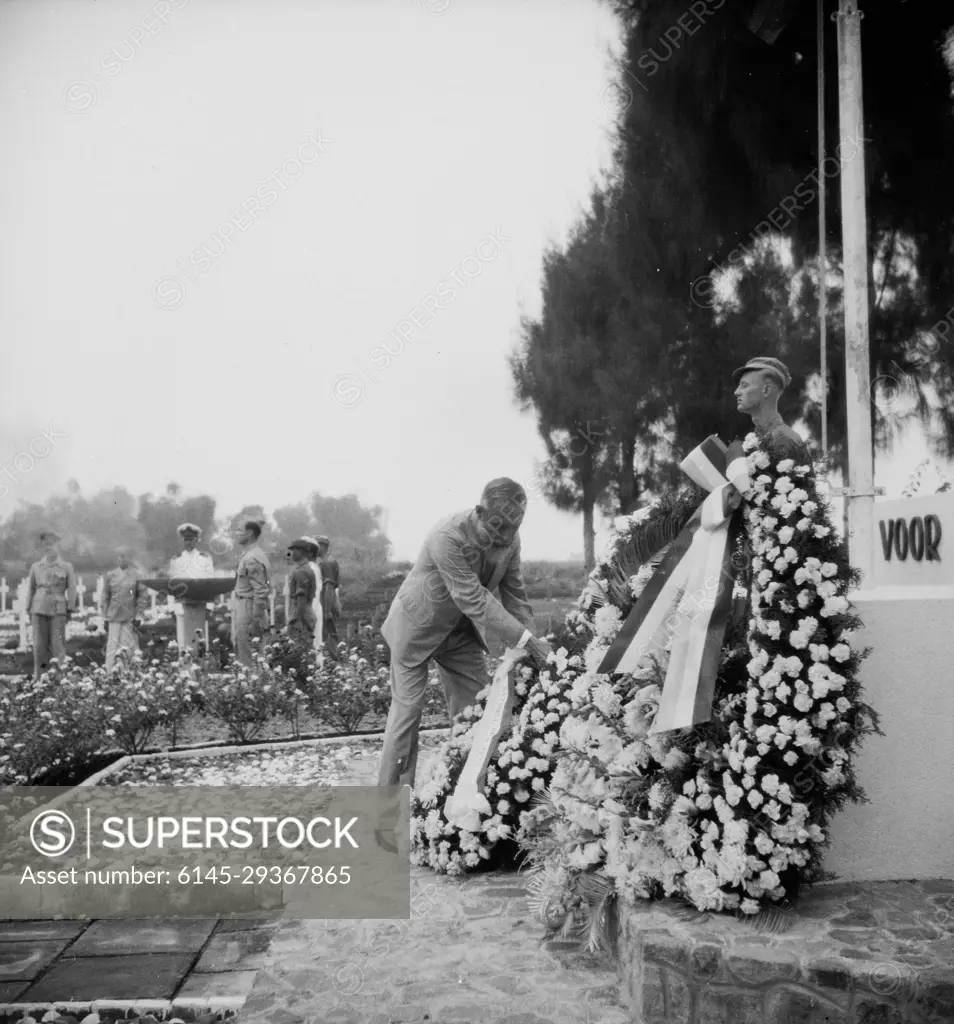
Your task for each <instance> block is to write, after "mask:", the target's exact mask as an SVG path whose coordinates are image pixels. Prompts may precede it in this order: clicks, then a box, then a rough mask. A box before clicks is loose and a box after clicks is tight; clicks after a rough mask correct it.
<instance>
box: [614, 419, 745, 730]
mask: <svg viewBox="0 0 954 1024" xmlns="http://www.w3.org/2000/svg"><path fill="white" fill-rule="evenodd" d="M680 468H681V469H682V471H683V472H684V473H685V474H686V475H687V476H688V477H689V478H690V479H691V480H693V481H694V482H695V483H697V484H698V485H699V486H700V487H702V488H704V489H705V490H707V491H709V492H710V493H709V496H708V497H707V498H706V500H705V501H704V502H703V503H702V505H701V506H700V507H699V508H698V509H697V510H696V512H695V513H694V514H693V516H692V518H691V519H690V520H689V522H688V523H687V524H686V526H685V528H684V529H683V530H682V532H681V533H680V534H679V536H678V537H677V538H676V539H675V541H673V543H672V545H671V546H670V547H669V550H668V551H667V552H666V556H665V558H663V560H662V562H661V563H660V565H659V568H658V569H657V570H656V572H655V573H654V574H653V577H652V579H651V580H650V581H649V583H648V584H647V585H646V587H645V588H644V590H643V592H642V593H641V594H640V596H639V598H638V599H637V601H636V604H635V605H634V606H633V608H632V610H631V611H630V613H629V616H628V617H627V619H626V622H625V623H624V624H623V628H622V630H621V631H620V633H619V635H618V636H617V638H616V640H615V641H614V642H613V644H612V646H611V647H610V649H609V650H608V651H607V652H606V656H605V657H604V659H603V661H602V663H601V664H600V667H599V669H598V671H599V673H601V674H611V673H615V674H622V673H625V672H633V671H635V670H636V669H637V668H638V667H639V666H640V664H641V663H643V662H644V661H645V659H646V658H647V657H650V656H652V655H654V654H659V653H662V652H663V651H665V650H670V652H671V653H670V656H669V665H668V667H667V670H666V679H665V683H664V685H663V692H662V697H661V698H660V702H659V709H658V711H657V712H656V717H655V720H654V722H653V726H652V729H651V730H650V731H651V732H652V733H660V732H668V731H670V730H672V729H684V728H686V727H689V726H693V725H697V724H698V723H699V722H707V721H709V718H710V717H711V715H712V700H713V696H714V694H715V684H716V678H717V676H718V672H719V663H720V660H721V653H722V641H723V639H724V637H725V629H726V626H727V624H728V621H729V615H730V613H731V609H732V590H733V587H734V585H735V579H736V569H735V567H734V566H733V564H732V545H731V543H730V538H731V536H732V531H731V529H730V528H731V526H732V519H733V516H734V513H733V512H730V513H729V514H728V515H726V514H725V512H724V496H725V492H726V490H727V488H728V487H729V486H730V484H734V485H735V486H736V487H737V488H738V489H739V490H740V491H742V492H743V493H744V492H745V491H746V490H747V489H748V486H749V474H748V466H747V463H746V460H745V455H744V453H743V451H742V446H741V444H740V443H738V442H734V443H733V444H732V445H731V446H730V447H729V448H728V449H727V448H726V447H725V445H724V444H723V443H722V442H721V441H720V440H719V438H718V437H716V436H715V435H714V434H713V435H712V436H710V437H708V438H706V440H705V441H703V442H702V444H701V445H699V447H698V448H696V449H695V450H694V451H692V452H691V453H690V454H689V455H688V456H687V457H686V458H685V459H684V460H683V462H682V463H681V465H680Z"/></svg>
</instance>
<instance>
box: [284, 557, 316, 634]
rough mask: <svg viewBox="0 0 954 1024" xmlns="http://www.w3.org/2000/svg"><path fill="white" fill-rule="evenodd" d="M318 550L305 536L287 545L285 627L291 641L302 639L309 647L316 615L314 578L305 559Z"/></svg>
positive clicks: (312, 571) (313, 632)
mask: <svg viewBox="0 0 954 1024" xmlns="http://www.w3.org/2000/svg"><path fill="white" fill-rule="evenodd" d="M317 554H318V547H317V545H315V544H313V543H312V542H311V541H310V540H308V539H307V538H305V537H299V538H298V540H295V541H292V543H291V544H289V546H288V557H289V558H290V559H291V560H292V568H291V572H290V574H289V577H288V596H289V601H290V611H289V616H288V624H287V626H286V627H285V628H286V631H287V633H288V635H289V636H290V637H291V638H292V639H294V640H305V641H308V643H309V644H313V643H314V640H315V627H316V626H317V625H318V616H317V615H316V614H315V597H316V595H317V593H318V579H317V576H316V575H315V572H314V570H313V569H312V567H311V565H310V563H309V561H308V559H309V557H317Z"/></svg>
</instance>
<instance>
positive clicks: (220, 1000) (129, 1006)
mask: <svg viewBox="0 0 954 1024" xmlns="http://www.w3.org/2000/svg"><path fill="white" fill-rule="evenodd" d="M246 998H247V997H246V996H210V997H209V998H208V999H202V998H200V997H199V996H195V997H191V996H175V997H174V998H173V999H94V1000H92V1001H91V1002H70V1001H69V1000H63V1001H62V1002H55V1003H0V1019H2V1018H4V1017H8V1018H10V1019H17V1020H19V1019H20V1018H22V1017H23V1016H24V1015H25V1014H26V1013H27V1012H30V1014H31V1016H32V1015H33V1013H37V1014H46V1013H48V1012H49V1011H51V1010H53V1011H56V1012H57V1013H60V1014H67V1013H68V1014H72V1015H73V1016H77V1017H79V1018H80V1020H82V1019H83V1017H84V1016H85V1015H86V1014H89V1013H99V1014H100V1015H101V1016H102V1017H103V1021H104V1024H111V1022H112V1021H117V1022H118V1021H122V1020H126V1019H127V1018H128V1017H129V1015H130V1013H136V1014H137V1015H142V1014H154V1015H158V1016H159V1019H160V1020H163V1019H165V1018H167V1017H171V1016H173V1015H175V1016H177V1017H182V1018H183V1019H184V1020H186V1021H189V1020H194V1019H195V1018H196V1017H197V1016H198V1015H199V1014H201V1013H203V1012H208V1011H210V1010H216V1011H219V1012H221V1013H224V1014H229V1015H230V1016H234V1015H235V1014H237V1013H238V1012H239V1010H241V1009H242V1007H243V1006H244V1004H245V1002H246ZM31 1011H32V1012H31ZM227 1019H228V1018H227Z"/></svg>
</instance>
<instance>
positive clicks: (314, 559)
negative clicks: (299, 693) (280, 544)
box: [302, 537, 324, 653]
mask: <svg viewBox="0 0 954 1024" xmlns="http://www.w3.org/2000/svg"><path fill="white" fill-rule="evenodd" d="M302 540H303V541H306V542H307V544H308V560H307V562H306V563H305V564H306V566H307V567H308V569H310V570H311V572H312V574H313V575H314V577H315V597H314V600H313V601H312V608H313V610H314V612H315V650H316V651H318V652H319V653H320V652H321V648H322V645H323V642H324V628H323V619H324V613H323V610H322V607H321V567H320V566H319V565H318V550H319V544H318V541H317V540H316V539H315V538H314V537H302Z"/></svg>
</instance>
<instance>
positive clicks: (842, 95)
mask: <svg viewBox="0 0 954 1024" xmlns="http://www.w3.org/2000/svg"><path fill="white" fill-rule="evenodd" d="M838 6H839V10H838V15H837V20H838V110H839V126H840V127H839V131H840V135H841V145H840V148H839V154H842V153H843V154H846V155H847V154H851V158H850V159H847V158H846V156H842V158H841V232H842V250H843V253H844V259H843V263H844V306H845V411H846V419H847V424H848V486H847V487H846V488H840V489H839V490H840V492H841V493H842V494H844V497H845V505H846V508H847V513H848V549H849V556H850V558H851V562H852V564H853V565H854V566H856V567H857V568H858V569H859V570H860V571H861V574H862V578H863V580H864V584H863V585H864V586H867V587H870V586H871V575H872V570H873V567H874V544H875V532H874V496H875V493H876V492H875V487H874V450H873V448H872V437H871V353H870V348H869V342H868V302H869V292H868V215H867V202H866V200H867V197H866V189H865V149H864V136H865V125H864V115H863V104H862V87H861V19H862V17H863V14H862V12H861V11H860V10H859V9H858V3H857V0H839V4H838Z"/></svg>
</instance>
